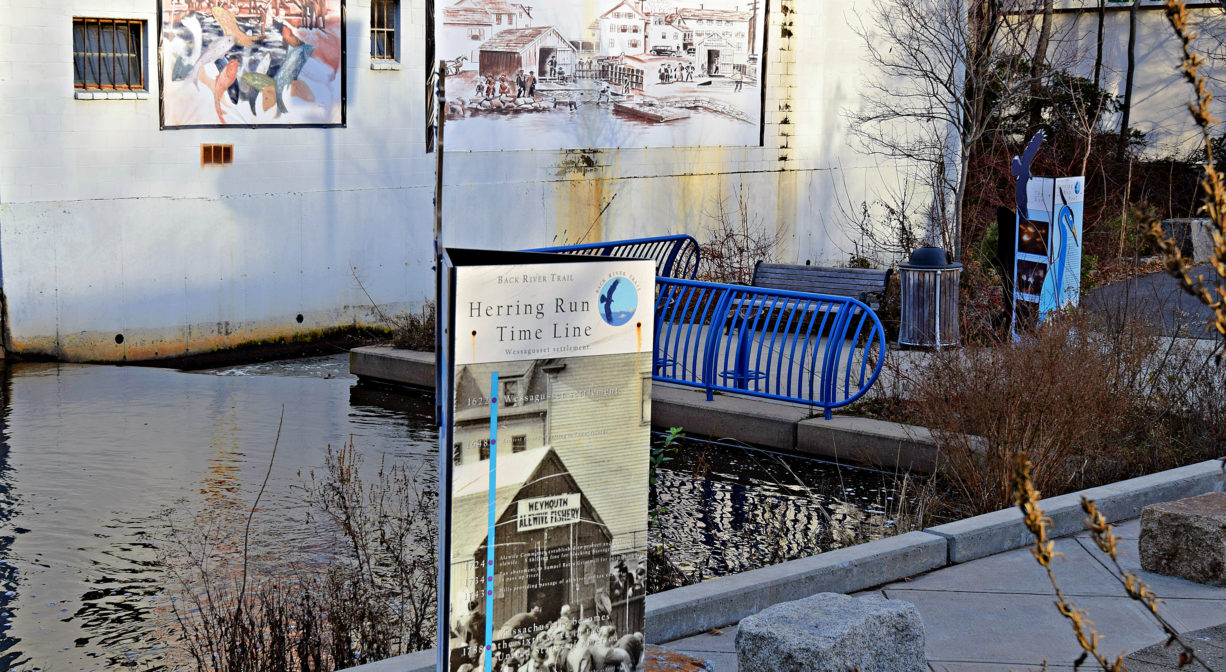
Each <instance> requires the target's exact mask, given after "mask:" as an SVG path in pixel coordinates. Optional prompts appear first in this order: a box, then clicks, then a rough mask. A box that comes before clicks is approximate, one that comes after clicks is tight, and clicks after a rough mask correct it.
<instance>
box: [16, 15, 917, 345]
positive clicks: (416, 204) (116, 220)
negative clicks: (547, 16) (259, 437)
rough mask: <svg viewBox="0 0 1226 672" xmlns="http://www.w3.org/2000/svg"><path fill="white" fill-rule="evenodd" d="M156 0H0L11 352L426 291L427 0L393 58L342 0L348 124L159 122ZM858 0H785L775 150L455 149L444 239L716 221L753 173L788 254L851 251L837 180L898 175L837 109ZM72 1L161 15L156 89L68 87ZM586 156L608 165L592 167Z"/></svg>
mask: <svg viewBox="0 0 1226 672" xmlns="http://www.w3.org/2000/svg"><path fill="white" fill-rule="evenodd" d="M862 1H863V0H857V2H862ZM781 4H787V5H789V10H790V12H789V13H787V14H786V17H785V14H784V12H782V11H780V5H781ZM154 11H155V9H154V3H151V2H147V1H146V0H140V1H138V0H44V1H41V2H38V3H33V2H26V1H23V0H0V125H2V127H3V128H4V129H6V131H7V133H6V138H5V142H3V143H0V260H2V268H3V271H2V272H3V289H4V291H5V294H6V298H7V309H8V316H7V321H6V327H7V330H8V333H9V335H10V338H11V347H12V349H14V350H16V351H17V352H19V353H22V354H28V355H53V356H57V357H61V358H65V359H70V360H121V359H143V358H149V357H166V356H173V355H183V354H189V353H197V352H207V351H211V350H213V349H216V348H224V347H233V346H237V345H241V344H244V343H250V342H258V341H263V340H267V339H272V338H282V337H288V336H304V337H305V336H311V335H313V334H316V333H317V332H319V331H320V330H324V329H328V328H332V327H337V326H343V325H351V324H371V323H374V322H376V318H375V316H374V315H373V311H372V310H371V309H370V305H371V303H372V301H373V302H375V303H377V304H379V306H380V307H381V309H382V310H383V311H384V312H390V313H395V312H399V311H404V310H408V309H414V308H416V307H417V306H418V305H420V303H421V302H422V301H423V300H425V299H428V298H430V297H432V296H433V275H432V273H431V270H430V268H431V230H432V217H433V206H432V196H433V177H434V156H433V155H428V154H426V153H425V146H424V130H423V128H424V118H423V117H424V107H425V106H424V102H423V100H422V95H423V88H424V87H423V84H422V82H423V81H424V76H425V75H424V64H423V62H422V61H423V58H422V56H421V53H422V50H423V49H422V46H421V45H423V44H424V31H425V25H424V21H425V18H424V16H425V7H424V0H402V17H401V22H400V27H401V36H399V38H398V44H399V45H400V46H401V48H402V54H401V59H400V60H401V63H402V68H401V69H399V70H372V69H371V66H370V59H369V37H368V28H369V26H368V23H367V22H368V20H369V15H370V12H369V4H368V2H365V1H364V0H350V1H349V2H348V6H347V8H346V15H347V21H346V30H347V52H348V55H347V62H346V66H345V67H346V69H347V76H348V104H347V119H348V125H347V127H346V128H313V129H258V130H254V129H246V128H223V129H200V130H173V131H161V130H159V129H158V92H157V84H158V83H157V75H156V69H155V68H156V60H155V58H154V55H155V54H156V30H157V17H156V15H155V14H154ZM850 11H854V7H849V6H848V5H846V4H841V5H840V4H836V3H808V2H805V3H801V2H798V1H797V0H772V7H771V12H770V17H771V22H772V25H771V26H770V27H769V41H770V42H769V47H768V57H767V58H766V59H765V61H766V64H767V65H766V67H767V78H766V85H767V87H768V88H767V93H766V106H765V123H766V126H765V142H764V146H762V147H752V148H714V147H713V148H705V149H701V148H685V149H633V148H628V149H621V150H595V151H590V152H578V153H577V152H556V151H527V152H470V153H448V154H447V156H446V160H447V167H446V171H445V185H446V186H445V196H444V209H445V229H446V231H445V235H444V242H445V243H446V244H449V245H467V246H479V247H490V248H504V249H519V248H524V247H531V246H543V245H550V244H563V243H574V242H579V241H582V242H590V241H595V240H605V239H614V238H628V237H637V236H648V235H660V234H666V233H690V234H692V235H694V236H695V237H696V238H698V239H699V240H700V241H701V240H703V238H704V237H705V231H707V229H708V228H709V227H710V225H711V224H712V222H713V217H712V215H713V213H714V212H715V211H717V210H718V203H719V201H720V199H721V198H723V199H724V200H725V201H726V203H725V205H726V209H727V211H728V213H729V214H730V215H734V214H735V212H736V196H737V194H738V192H742V193H743V194H744V197H745V198H746V199H748V205H749V212H750V213H751V215H750V216H751V221H752V222H753V224H754V225H755V226H758V227H761V229H762V230H764V231H768V232H776V233H778V235H779V237H780V245H779V247H778V249H777V252H776V258H777V260H779V261H784V262H799V263H804V262H805V261H809V260H811V261H813V263H830V262H840V261H844V260H846V259H847V257H848V255H849V254H850V252H851V249H852V246H851V244H850V242H849V233H848V231H849V229H848V228H847V227H846V226H845V225H843V224H842V223H841V222H842V221H843V219H844V218H843V217H842V216H841V215H840V214H839V212H838V211H837V208H835V206H834V203H835V196H836V194H837V195H838V196H839V197H840V198H842V199H843V200H844V201H854V202H857V203H858V202H859V201H860V200H863V199H865V198H872V194H873V193H875V192H876V191H878V190H879V189H880V188H881V187H882V185H889V184H891V183H892V182H893V177H892V172H891V171H890V170H889V167H888V166H887V167H885V168H884V169H883V167H882V166H881V165H880V161H879V160H877V159H868V158H865V157H861V156H857V155H856V154H855V153H853V152H852V151H851V150H850V149H849V148H848V142H847V137H846V125H845V122H844V120H843V117H842V116H841V113H840V110H841V109H842V108H843V107H845V106H847V105H849V104H852V103H853V102H854V101H855V99H856V92H857V86H858V84H859V81H860V79H861V76H862V72H861V71H862V69H863V63H862V61H861V59H860V57H859V54H861V53H862V47H861V45H860V44H859V43H858V41H857V39H856V38H855V36H854V35H852V34H851V32H850V30H849V29H848V28H847V27H846V25H847V23H846V20H845V16H844V14H845V12H850ZM74 15H76V16H115V17H132V18H141V19H144V20H146V21H148V30H147V33H146V57H147V59H148V62H149V65H148V67H149V68H150V70H149V75H150V76H149V80H150V87H151V91H150V92H151V96H150V98H149V99H148V100H139V101H79V100H74V98H73V88H72V63H71V53H72V41H71V23H72V17H73V16H74ZM780 21H787V22H788V24H789V25H788V26H787V27H786V31H787V32H790V33H791V36H790V37H784V36H783V35H784V32H785V27H784V26H781V25H780ZM638 37H639V38H640V39H642V38H643V37H645V36H644V35H643V33H641V32H640V33H639V35H638ZM201 143H229V144H233V145H234V164H233V165H231V166H226V167H208V168H204V167H201V165H200V144H201ZM577 154H588V155H589V156H587V157H582V158H584V159H587V158H590V159H592V160H593V161H594V164H595V167H592V168H586V167H585V168H579V167H577V166H583V165H585V164H586V161H585V160H579V159H580V158H581V157H579V156H577ZM298 315H302V316H303V321H302V322H301V323H299V322H297V319H296V318H297V316H298ZM120 334H122V335H123V337H124V339H123V343H122V344H118V343H116V336H117V335H120Z"/></svg>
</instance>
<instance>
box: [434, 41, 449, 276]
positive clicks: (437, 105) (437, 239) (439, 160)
mask: <svg viewBox="0 0 1226 672" xmlns="http://www.w3.org/2000/svg"><path fill="white" fill-rule="evenodd" d="M434 81H435V84H434V254H435V257H436V261H441V255H442V250H443V248H442V240H443V123H444V121H445V120H446V118H447V105H446V98H444V90H445V87H446V82H447V62H446V61H439V62H438V74H437V76H436V77H435V80H434Z"/></svg>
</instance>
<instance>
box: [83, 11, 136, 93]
mask: <svg viewBox="0 0 1226 672" xmlns="http://www.w3.org/2000/svg"><path fill="white" fill-rule="evenodd" d="M144 46H145V22H144V21H139V20H129V19H90V18H81V17H74V18H73V19H72V63H73V85H74V86H75V87H76V88H78V89H129V90H132V89H144V88H146V87H145V60H144V55H143V52H144Z"/></svg>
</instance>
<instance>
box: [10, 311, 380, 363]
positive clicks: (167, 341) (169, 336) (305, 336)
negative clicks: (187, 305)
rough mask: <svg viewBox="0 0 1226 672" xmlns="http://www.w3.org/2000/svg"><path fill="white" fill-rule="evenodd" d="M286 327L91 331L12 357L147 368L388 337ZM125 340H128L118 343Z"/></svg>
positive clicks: (44, 341) (26, 344)
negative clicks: (225, 354)
mask: <svg viewBox="0 0 1226 672" xmlns="http://www.w3.org/2000/svg"><path fill="white" fill-rule="evenodd" d="M290 325H292V326H287V325H286V324H285V323H269V322H265V323H258V324H234V323H231V322H217V323H203V324H195V325H189V326H179V327H174V328H170V329H126V330H123V331H121V332H118V333H115V334H112V333H110V332H95V331H86V332H81V333H76V334H71V335H61V336H60V337H59V338H56V337H35V338H23V339H19V338H14V339H13V344H12V348H13V352H14V353H15V354H17V355H18V356H19V357H26V358H55V359H58V360H62V361H66V362H142V361H151V360H159V359H168V358H174V357H187V356H192V355H201V354H208V353H215V352H222V351H232V350H241V349H247V348H258V347H264V346H276V345H288V344H309V343H314V342H318V341H322V340H325V339H328V338H333V337H336V336H340V335H343V334H346V333H351V332H353V331H355V330H362V331H365V332H368V333H383V332H386V331H387V329H386V328H385V327H382V326H381V325H379V324H378V323H377V322H375V321H373V320H353V321H352V323H351V324H348V325H344V326H340V327H304V326H302V325H299V324H296V323H294V322H292V321H290ZM119 336H122V337H123V338H122V339H120V338H118V337H119Z"/></svg>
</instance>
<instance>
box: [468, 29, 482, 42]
mask: <svg viewBox="0 0 1226 672" xmlns="http://www.w3.org/2000/svg"><path fill="white" fill-rule="evenodd" d="M484 38H485V31H484V30H481V29H480V28H469V29H468V39H470V40H480V39H484Z"/></svg>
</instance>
